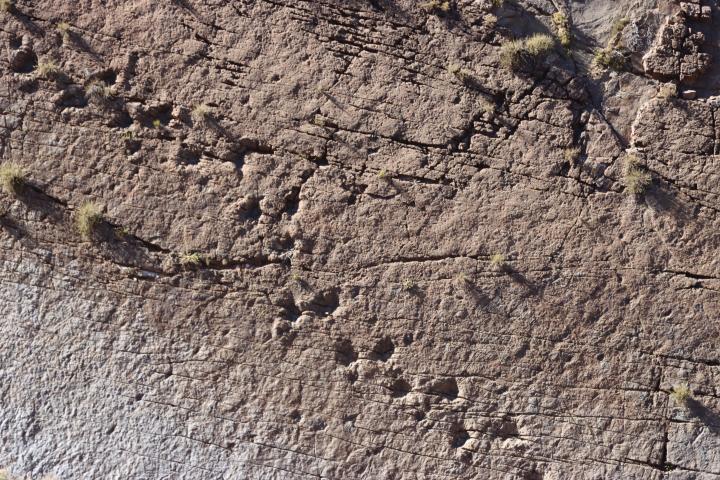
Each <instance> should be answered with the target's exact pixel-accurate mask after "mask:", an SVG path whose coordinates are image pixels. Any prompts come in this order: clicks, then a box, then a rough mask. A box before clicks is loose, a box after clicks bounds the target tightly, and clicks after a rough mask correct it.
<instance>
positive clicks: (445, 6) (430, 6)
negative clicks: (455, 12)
mask: <svg viewBox="0 0 720 480" xmlns="http://www.w3.org/2000/svg"><path fill="white" fill-rule="evenodd" d="M420 8H422V9H423V10H425V11H426V12H449V11H450V1H449V0H430V1H429V2H425V3H422V4H420Z"/></svg>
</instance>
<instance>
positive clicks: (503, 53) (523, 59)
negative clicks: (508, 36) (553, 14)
mask: <svg viewBox="0 0 720 480" xmlns="http://www.w3.org/2000/svg"><path fill="white" fill-rule="evenodd" d="M554 48H555V39H554V38H553V37H551V36H550V35H545V34H542V33H536V34H535V35H533V36H531V37H528V38H526V39H519V40H508V41H507V42H505V43H504V44H503V45H502V47H501V50H500V63H501V64H502V65H503V66H504V67H505V68H507V69H509V70H518V69H520V68H523V67H527V66H529V65H530V64H531V63H532V62H534V61H536V60H538V59H540V58H542V57H544V56H545V55H547V54H549V53H550V52H551V51H552V50H553V49H554Z"/></svg>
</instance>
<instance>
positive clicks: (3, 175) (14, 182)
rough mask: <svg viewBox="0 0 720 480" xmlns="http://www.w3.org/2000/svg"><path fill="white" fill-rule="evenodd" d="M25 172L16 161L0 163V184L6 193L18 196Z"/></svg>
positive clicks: (22, 185)
mask: <svg viewBox="0 0 720 480" xmlns="http://www.w3.org/2000/svg"><path fill="white" fill-rule="evenodd" d="M25 182H26V179H25V172H24V171H23V169H22V167H21V166H20V165H18V164H16V163H4V164H2V165H0V186H2V189H3V190H4V191H5V193H7V194H8V195H15V196H18V195H20V194H21V193H22V191H23V188H24V187H25Z"/></svg>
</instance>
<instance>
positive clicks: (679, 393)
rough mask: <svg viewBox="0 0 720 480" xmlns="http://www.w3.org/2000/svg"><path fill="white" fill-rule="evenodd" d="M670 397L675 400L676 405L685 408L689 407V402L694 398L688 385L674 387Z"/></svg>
mask: <svg viewBox="0 0 720 480" xmlns="http://www.w3.org/2000/svg"><path fill="white" fill-rule="evenodd" d="M670 396H671V397H672V399H673V400H675V403H677V404H678V405H683V406H684V405H687V401H688V400H689V399H690V397H691V396H692V392H691V391H690V387H689V386H688V385H687V383H681V384H678V385H675V386H674V387H673V389H672V392H670Z"/></svg>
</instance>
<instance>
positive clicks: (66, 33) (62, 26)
mask: <svg viewBox="0 0 720 480" xmlns="http://www.w3.org/2000/svg"><path fill="white" fill-rule="evenodd" d="M55 28H57V31H58V32H60V36H61V37H62V39H63V42H65V43H67V42H68V41H69V40H70V24H69V23H67V22H60V23H58V24H57V25H56V26H55Z"/></svg>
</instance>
